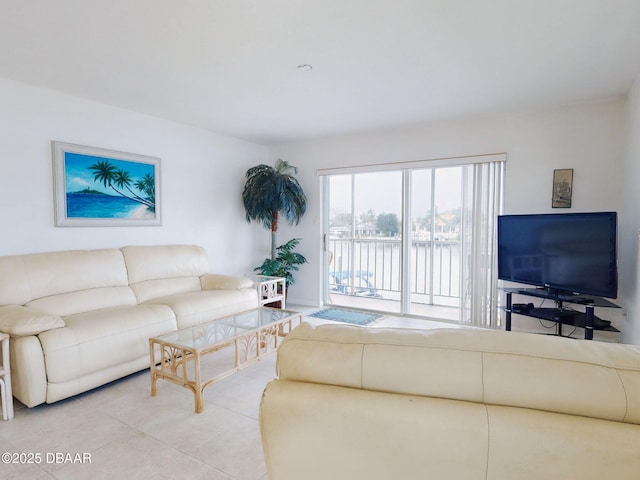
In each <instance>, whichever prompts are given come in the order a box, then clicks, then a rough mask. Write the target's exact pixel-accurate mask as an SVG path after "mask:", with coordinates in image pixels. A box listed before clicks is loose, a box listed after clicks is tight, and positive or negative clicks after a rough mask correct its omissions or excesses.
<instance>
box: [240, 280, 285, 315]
mask: <svg viewBox="0 0 640 480" xmlns="http://www.w3.org/2000/svg"><path fill="white" fill-rule="evenodd" d="M247 277H248V278H249V279H251V280H252V281H253V284H254V285H255V287H256V289H257V290H258V299H259V301H260V305H261V306H263V305H269V304H271V303H275V302H280V309H282V310H284V309H285V305H284V302H285V299H286V296H287V281H286V279H285V278H284V277H269V276H267V275H247Z"/></svg>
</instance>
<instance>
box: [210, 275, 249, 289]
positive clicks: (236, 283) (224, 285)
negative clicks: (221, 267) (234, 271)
mask: <svg viewBox="0 0 640 480" xmlns="http://www.w3.org/2000/svg"><path fill="white" fill-rule="evenodd" d="M200 285H201V286H202V289H203V290H236V289H240V288H251V287H253V281H252V280H250V279H248V278H246V277H241V276H239V275H220V274H215V273H205V274H204V275H202V276H201V277H200Z"/></svg>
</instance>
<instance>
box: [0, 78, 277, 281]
mask: <svg viewBox="0 0 640 480" xmlns="http://www.w3.org/2000/svg"><path fill="white" fill-rule="evenodd" d="M0 105H2V108H1V109H0V139H1V141H0V165H1V166H2V169H1V170H0V172H1V174H0V220H1V222H2V229H1V231H2V233H1V234H0V255H11V254H20V253H29V252H38V251H51V250H66V249H73V248H81V249H85V248H98V247H120V246H123V245H130V244H142V245H144V244H168V243H194V244H199V245H203V246H204V247H205V248H206V249H207V251H208V253H209V257H210V264H211V267H212V270H214V271H218V272H228V273H244V272H247V271H250V270H251V269H252V268H253V267H254V266H255V265H256V261H257V260H256V258H259V257H260V255H256V254H255V253H254V252H255V247H256V246H255V245H254V241H255V239H256V238H257V236H258V235H257V233H256V232H257V231H258V230H257V227H256V226H253V225H248V224H247V223H246V221H245V219H244V216H245V213H244V208H243V206H242V199H241V192H242V187H243V185H244V173H245V172H246V170H247V168H249V167H250V166H253V165H255V164H258V163H263V162H265V161H266V157H267V149H266V148H265V147H263V146H259V145H255V144H251V143H247V142H243V141H240V140H237V139H234V138H230V137H225V136H221V135H216V134H213V133H210V132H207V131H204V130H201V129H197V128H192V127H189V126H185V125H181V124H177V123H173V122H170V121H166V120H162V119H158V118H154V117H150V116H146V115H142V114H137V113H134V112H131V111H128V110H123V109H119V108H114V107H110V106H106V105H102V104H98V103H94V102H91V101H87V100H83V99H80V98H77V97H72V96H68V95H64V94H60V93H57V92H54V91H51V90H45V89H40V88H34V87H31V86H28V85H24V84H20V83H15V82H12V81H8V80H2V79H0ZM52 140H58V141H63V142H70V143H77V144H82V145H90V146H93V147H101V148H109V149H113V150H120V151H124V152H131V153H139V154H144V155H151V156H155V157H160V158H161V201H162V222H163V224H162V226H158V227H100V228H89V227H55V226H54V209H53V179H52V158H51V141H52Z"/></svg>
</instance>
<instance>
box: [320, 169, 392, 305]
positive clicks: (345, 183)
mask: <svg viewBox="0 0 640 480" xmlns="http://www.w3.org/2000/svg"><path fill="white" fill-rule="evenodd" d="M326 181H327V182H328V190H329V192H330V193H329V207H328V212H329V214H328V218H329V231H328V235H326V236H325V239H326V240H325V241H326V242H327V247H326V248H327V249H328V268H327V270H328V275H327V292H328V297H329V298H328V300H329V301H330V303H333V304H336V305H343V306H352V307H359V308H367V309H373V310H380V311H386V312H395V313H400V312H401V306H400V299H401V291H402V290H401V276H402V271H401V268H402V265H401V259H402V255H401V253H402V172H400V171H395V172H393V171H392V172H373V173H362V174H357V175H332V176H330V177H328V178H327V179H326Z"/></svg>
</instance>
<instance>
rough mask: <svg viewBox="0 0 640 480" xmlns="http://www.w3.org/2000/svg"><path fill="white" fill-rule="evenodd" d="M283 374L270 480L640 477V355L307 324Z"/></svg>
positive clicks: (512, 339)
mask: <svg viewBox="0 0 640 480" xmlns="http://www.w3.org/2000/svg"><path fill="white" fill-rule="evenodd" d="M277 374H278V379H276V380H274V381H273V382H271V383H270V384H269V385H268V386H267V388H266V390H265V392H264V395H263V399H262V403H261V407H260V425H261V432H262V439H263V445H264V454H265V458H266V462H267V470H268V475H269V479H270V480H299V479H302V478H304V479H305V480H315V479H323V480H324V479H328V478H330V479H332V480H341V479H355V478H366V479H368V480H377V479H379V480H383V479H384V480H391V479H393V480H405V479H406V480H408V479H412V480H414V479H438V480H442V479H455V480H475V479H488V480H516V479H517V480H531V479H539V480H554V479H557V480H560V479H562V480H567V479H580V480H588V479H589V480H590V479H594V480H595V479H600V480H601V479H612V480H613V479H615V480H637V479H639V478H640V347H635V346H629V345H621V344H608V343H601V342H590V341H584V340H571V339H565V338H557V337H547V336H540V335H534V334H527V333H517V332H500V331H474V330H462V329H443V330H424V331H417V330H401V329H382V328H380V329H372V328H362V327H352V326H341V325H340V326H334V325H322V326H320V327H313V326H311V325H309V324H302V325H301V326H300V327H298V328H296V329H294V331H293V332H292V333H291V334H290V335H289V336H288V337H287V338H286V339H285V340H284V341H283V343H282V344H281V346H280V348H279V351H278V359H277Z"/></svg>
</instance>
